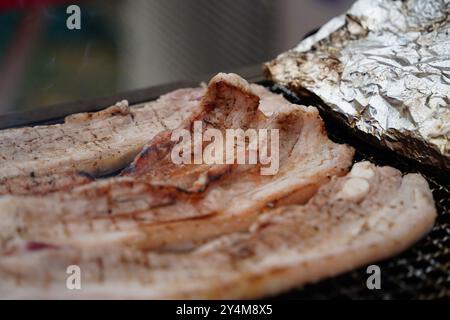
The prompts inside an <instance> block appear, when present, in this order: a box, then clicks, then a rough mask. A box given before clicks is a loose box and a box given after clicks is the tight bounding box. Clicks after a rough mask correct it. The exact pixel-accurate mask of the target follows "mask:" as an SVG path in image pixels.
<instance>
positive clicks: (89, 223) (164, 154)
mask: <svg viewBox="0 0 450 320" xmlns="http://www.w3.org/2000/svg"><path fill="white" fill-rule="evenodd" d="M195 121H200V122H203V123H204V124H205V127H210V128H211V127H213V128H216V129H217V130H219V131H221V130H222V131H223V130H225V129H226V128H236V127H242V128H258V129H274V128H275V129H278V130H279V139H280V147H279V170H278V171H277V173H276V174H274V175H267V176H264V175H261V171H260V169H261V168H260V165H258V164H257V165H250V164H218V165H217V164H212V165H206V164H199V165H194V164H191V165H178V164H177V165H176V164H174V163H173V162H172V161H171V159H170V150H171V148H172V147H173V146H174V142H173V141H171V139H170V131H167V132H164V133H162V134H159V135H158V136H157V137H155V138H154V139H153V140H152V142H150V144H149V145H148V146H147V147H146V149H145V151H143V152H142V153H141V154H140V155H139V156H138V158H137V159H136V161H135V162H134V164H133V165H132V166H131V167H130V168H129V169H127V170H126V172H124V174H123V176H121V177H117V178H109V179H104V180H100V181H96V182H93V183H90V184H87V185H85V186H81V187H77V188H74V189H73V190H72V191H70V192H56V193H54V194H50V195H47V196H43V197H42V196H40V197H33V196H28V197H14V196H9V197H3V198H1V199H0V218H1V220H2V221H3V222H0V240H1V241H2V248H3V250H4V251H8V250H9V249H8V248H9V246H10V245H11V244H13V243H14V240H15V239H22V240H26V241H34V242H42V243H51V244H54V245H71V246H76V247H80V248H84V247H99V246H103V247H111V246H120V245H122V246H132V247H137V248H145V249H153V250H163V249H167V248H172V249H174V248H187V247H191V246H195V245H198V244H199V243H202V242H204V241H207V240H209V239H210V238H214V237H217V236H220V235H223V234H227V233H232V232H237V231H242V230H246V229H247V228H248V226H249V225H250V224H252V223H253V222H254V221H255V219H256V218H257V217H258V215H259V214H260V212H261V210H263V209H265V208H267V207H268V206H271V207H273V206H276V205H280V204H288V203H305V202H306V201H307V200H309V199H310V198H311V196H312V195H313V194H314V193H315V192H316V191H317V190H318V188H319V187H320V186H321V185H323V184H324V183H326V182H328V181H329V179H330V178H331V177H333V176H339V175H344V174H345V173H346V172H347V171H348V168H349V167H350V166H351V162H352V157H353V149H352V148H351V147H348V146H345V145H339V144H336V143H333V142H332V141H330V140H329V139H328V137H327V135H326V132H325V130H324V126H323V122H322V120H321V119H320V117H319V114H318V111H317V109H316V108H313V107H304V106H298V105H293V104H290V103H289V102H288V101H286V100H285V99H284V98H283V97H281V96H278V95H275V94H272V93H270V92H269V91H267V90H266V89H264V88H263V87H259V86H250V85H249V84H248V83H247V82H246V81H245V80H243V79H242V78H240V77H238V76H237V75H226V74H219V75H217V76H216V77H214V78H213V79H212V80H211V82H210V84H209V86H208V89H207V92H206V93H205V96H204V97H203V99H202V100H201V102H200V104H199V105H198V107H197V108H196V110H195V111H194V113H193V115H192V116H191V117H189V118H188V119H187V120H186V122H185V123H184V124H183V125H182V127H183V128H184V127H186V128H191V127H192V124H193V123H194V122H195ZM249 145H250V143H249V144H248V146H249ZM247 151H248V150H247Z"/></svg>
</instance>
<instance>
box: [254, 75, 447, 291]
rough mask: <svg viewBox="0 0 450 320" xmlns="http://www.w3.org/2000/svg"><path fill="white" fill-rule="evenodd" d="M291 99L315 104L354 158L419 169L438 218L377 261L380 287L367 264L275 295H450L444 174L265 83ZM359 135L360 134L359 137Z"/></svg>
mask: <svg viewBox="0 0 450 320" xmlns="http://www.w3.org/2000/svg"><path fill="white" fill-rule="evenodd" d="M263 84H264V85H265V86H266V87H268V88H269V89H271V91H273V92H277V93H283V95H284V96H285V97H286V98H287V99H288V100H290V101H291V102H293V103H297V104H303V105H315V106H317V107H319V110H320V111H321V116H322V118H323V119H324V121H325V124H326V127H327V132H328V133H329V135H330V138H331V139H332V140H334V141H336V142H339V143H347V144H350V145H352V146H353V147H355V149H356V154H355V162H356V161H361V160H370V161H371V162H373V163H375V164H377V165H390V166H392V167H395V168H397V169H399V170H401V171H402V172H403V173H409V172H419V173H421V174H422V175H423V176H424V177H425V178H426V179H427V180H428V182H429V184H430V187H431V189H432V192H433V196H434V200H435V203H436V207H437V211H438V218H437V221H436V224H435V226H434V228H433V229H432V231H431V232H430V233H429V234H428V235H427V236H426V237H425V238H423V239H422V240H421V241H419V242H418V243H417V244H415V245H414V246H413V247H411V248H410V249H408V250H407V251H405V252H404V253H402V254H400V255H398V256H396V257H394V258H391V259H389V260H385V261H383V262H380V263H377V265H378V266H379V267H380V269H381V289H380V290H369V289H367V287H366V280H367V277H368V275H367V274H366V268H360V269H359V270H356V271H353V272H349V273H347V274H343V275H341V276H338V277H335V278H331V279H327V280H324V281H321V282H319V283H317V284H311V285H307V286H305V287H304V288H301V289H296V290H293V291H291V292H289V293H286V294H283V295H280V296H278V297H277V298H283V299H438V298H450V184H449V182H448V181H450V179H449V176H448V174H447V173H442V172H436V171H434V169H432V168H427V167H424V166H422V165H420V164H417V163H415V162H412V161H411V160H408V159H405V158H403V157H401V156H398V155H396V154H395V153H393V152H391V151H389V150H385V149H378V148H376V147H373V146H371V145H369V144H368V143H366V142H365V140H364V137H360V136H357V135H356V134H355V132H351V131H350V130H349V129H348V128H347V127H344V126H343V125H342V124H341V123H340V122H339V121H338V120H337V118H334V117H333V116H332V115H330V114H329V113H327V112H325V111H324V108H323V104H322V103H321V101H320V100H319V99H318V98H317V97H313V96H304V97H301V98H300V97H298V96H297V95H295V94H293V93H292V92H290V91H289V90H287V89H286V88H284V87H281V86H279V85H272V84H271V83H263ZM361 138H362V139H361Z"/></svg>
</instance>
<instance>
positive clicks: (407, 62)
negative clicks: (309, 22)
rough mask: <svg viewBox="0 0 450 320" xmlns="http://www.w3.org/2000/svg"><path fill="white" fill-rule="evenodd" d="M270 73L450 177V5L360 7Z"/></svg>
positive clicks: (432, 0)
mask: <svg viewBox="0 0 450 320" xmlns="http://www.w3.org/2000/svg"><path fill="white" fill-rule="evenodd" d="M265 71H266V74H267V76H268V78H269V79H271V80H273V81H274V82H276V83H279V84H282V85H284V86H287V87H288V88H289V89H291V90H292V91H294V92H295V93H297V94H299V93H300V94H304V93H305V92H312V93H314V94H315V95H316V96H318V97H319V98H320V99H321V100H322V101H323V102H324V104H325V110H326V111H328V112H333V113H336V115H337V116H338V117H339V118H341V119H342V120H343V121H345V123H346V124H347V125H348V126H350V127H352V128H354V129H356V130H360V131H363V132H365V133H367V134H369V135H371V136H372V137H374V138H376V139H377V140H378V142H379V143H381V144H382V145H384V146H386V147H388V148H390V149H392V150H394V151H396V152H398V153H400V154H402V155H404V156H407V157H409V158H412V159H415V160H417V161H419V162H422V163H426V164H430V165H433V166H435V167H438V168H440V169H444V170H450V0H440V1H439V0H437V1H436V0H406V1H392V0H359V1H357V2H356V3H355V4H354V5H353V6H352V8H351V9H350V10H349V11H348V12H347V13H346V14H344V15H342V16H339V17H336V18H334V19H332V20H331V21H329V22H328V23H327V24H325V25H324V26H323V27H322V28H321V29H320V30H319V31H318V32H317V33H315V34H314V35H312V36H310V37H308V38H306V39H305V40H303V41H302V42H301V43H300V44H299V45H298V46H297V47H296V48H294V49H292V50H290V51H288V52H286V53H283V54H281V55H280V56H278V57H277V58H276V59H275V60H273V61H272V62H269V63H267V64H265ZM357 132H358V131H357Z"/></svg>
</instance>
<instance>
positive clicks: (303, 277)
mask: <svg viewBox="0 0 450 320" xmlns="http://www.w3.org/2000/svg"><path fill="white" fill-rule="evenodd" d="M361 168H364V169H363V171H364V172H365V174H364V175H365V177H358V178H357V179H364V180H365V181H366V182H367V183H368V185H369V188H368V189H364V191H361V192H362V194H361V196H360V197H358V199H355V198H347V199H346V200H345V201H342V198H341V197H340V196H339V194H341V192H342V191H343V188H344V186H345V185H346V184H347V183H348V181H350V180H352V179H355V178H354V176H353V173H354V174H355V175H360V172H361V171H360V170H361ZM435 219H436V210H435V207H434V203H433V198H432V195H431V192H430V189H429V187H428V184H427V182H426V180H425V179H424V178H423V177H422V176H420V175H418V174H407V175H405V176H402V175H401V173H400V172H399V171H398V170H396V169H393V168H390V167H376V166H374V165H372V164H370V163H368V162H363V163H358V164H356V165H355V167H354V169H353V170H352V172H351V173H350V174H348V175H346V176H344V177H335V178H333V179H332V181H331V182H329V183H328V184H326V185H324V186H323V187H321V188H320V190H319V191H318V192H317V193H316V194H315V195H314V196H313V197H312V198H311V200H310V201H309V202H308V203H307V204H305V205H288V206H279V207H278V208H275V209H271V210H268V211H265V212H264V213H263V214H262V215H260V216H259V217H258V219H256V221H255V222H254V223H253V224H252V225H251V226H250V227H249V228H248V229H247V230H245V231H242V232H236V233H231V234H228V235H224V236H222V237H218V238H215V239H213V240H211V241H209V242H208V243H206V244H203V245H200V246H198V247H196V248H193V249H191V250H186V251H180V252H174V251H146V250H137V249H133V248H120V247H113V248H109V249H107V250H105V249H98V248H97V249H96V248H76V247H71V246H68V247H56V248H53V247H52V248H43V249H41V250H35V251H31V252H30V251H29V250H26V249H23V250H18V251H16V252H12V253H10V254H9V255H7V256H3V257H2V258H1V259H0V277H1V279H2V283H1V284H0V297H3V298H30V297H33V298H44V299H47V298H48V299H51V298H71V299H96V298H106V299H117V298H126V299H186V298H189V299H196V298H221V299H235V298H259V297H263V296H270V295H274V294H277V293H280V292H283V291H286V290H288V289H291V288H294V287H298V286H301V285H304V284H307V283H311V282H315V281H318V280H320V279H323V278H326V277H330V276H334V275H337V274H340V273H343V272H345V271H348V270H351V269H354V268H356V267H359V266H363V265H365V264H368V263H371V262H375V261H378V260H381V259H384V258H387V257H390V256H392V255H394V254H397V253H399V252H400V251H402V250H404V249H406V248H407V247H409V246H410V245H412V244H413V243H414V242H416V241H417V240H418V239H420V238H421V237H422V236H424V235H425V234H426V233H427V232H428V231H429V230H430V229H431V227H432V226H433V223H434V221H435ZM74 261H76V262H77V265H78V266H79V267H80V268H81V270H82V274H83V278H82V279H83V280H82V290H67V289H66V288H65V286H64V284H65V281H66V277H67V274H66V273H65V268H66V267H67V266H68V265H71V264H73V262H74ZM19 279H20V281H19Z"/></svg>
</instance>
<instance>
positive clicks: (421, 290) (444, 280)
mask: <svg viewBox="0 0 450 320" xmlns="http://www.w3.org/2000/svg"><path fill="white" fill-rule="evenodd" d="M235 72H236V73H238V74H240V75H241V76H243V77H244V78H246V79H247V80H248V81H251V82H256V83H259V84H262V85H264V86H266V87H267V88H269V89H270V90H271V91H273V92H276V93H282V94H283V95H284V96H285V97H286V98H287V99H288V100H290V101H291V102H293V103H297V104H304V105H315V106H317V107H319V110H321V115H322V117H323V119H324V120H325V124H326V127H327V131H328V133H329V135H330V138H331V139H332V140H334V141H336V142H339V143H347V144H350V145H352V146H353V147H355V149H356V156H355V161H361V160H370V161H372V162H373V163H375V164H377V165H390V166H393V167H395V168H398V169H400V170H401V171H402V172H403V173H409V172H419V173H421V174H422V175H423V176H425V178H426V179H427V180H428V182H429V184H430V186H431V188H432V191H433V196H434V200H435V202H436V206H437V210H438V218H437V221H436V225H435V226H434V228H433V229H432V231H431V232H430V233H429V234H428V235H427V236H426V237H425V238H424V239H422V240H421V241H419V242H418V243H417V244H415V245H414V246H413V247H411V248H410V249H408V250H407V251H405V252H404V253H402V254H400V255H398V256H396V257H394V258H391V259H388V260H385V261H383V262H379V263H377V265H378V266H379V267H380V268H381V287H382V288H381V289H380V290H369V289H367V286H366V280H367V277H368V275H367V274H366V268H365V267H363V268H360V269H358V270H355V271H352V272H349V273H346V274H343V275H341V276H337V277H334V278H331V279H327V280H323V281H320V282H319V283H316V284H310V285H307V286H305V287H303V288H300V289H296V290H292V291H290V292H288V293H285V294H282V295H279V296H276V297H275V298H277V299H436V298H450V183H449V181H450V175H449V173H444V172H437V171H435V170H434V169H433V168H430V167H426V166H423V165H420V164H418V163H415V162H414V161H411V160H408V159H405V158H403V157H400V156H398V155H396V154H394V153H393V152H391V151H389V150H385V149H380V148H377V147H376V146H374V145H373V144H370V143H367V139H366V138H367V137H363V136H358V135H357V134H355V133H354V132H351V131H350V130H349V129H348V128H346V127H344V126H342V125H341V124H340V123H339V121H338V120H337V119H336V118H333V117H332V116H330V115H329V114H327V113H326V112H324V109H323V108H322V107H321V106H322V103H321V101H320V100H319V99H318V98H317V97H314V96H301V97H299V96H297V95H295V94H293V93H292V92H290V91H289V90H288V89H286V88H284V87H281V86H278V85H274V84H272V83H270V82H267V81H264V78H263V76H262V71H261V66H259V65H258V66H253V67H249V68H244V69H240V70H235ZM208 79H209V77H208V76H206V77H201V78H197V79H193V80H190V81H182V82H177V83H172V84H166V85H161V86H157V87H152V88H148V89H143V90H138V91H132V92H128V93H123V94H120V95H116V96H111V97H107V98H102V99H96V100H91V101H85V102H74V103H69V104H61V105H55V106H51V107H43V108H38V109H35V110H34V111H23V112H20V113H14V114H7V115H2V116H0V129H5V128H11V127H18V126H23V125H38V124H49V123H60V122H62V121H63V119H64V117H65V116H66V115H69V114H72V113H76V112H87V111H97V110H99V109H103V108H105V107H107V106H109V105H112V104H114V103H115V102H116V101H119V100H122V99H127V100H128V101H129V102H130V104H138V103H142V102H146V101H151V100H154V99H156V98H157V97H158V96H160V95H161V94H163V93H165V92H168V91H171V90H174V89H177V88H181V87H195V86H198V83H199V82H201V81H205V80H208Z"/></svg>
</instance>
